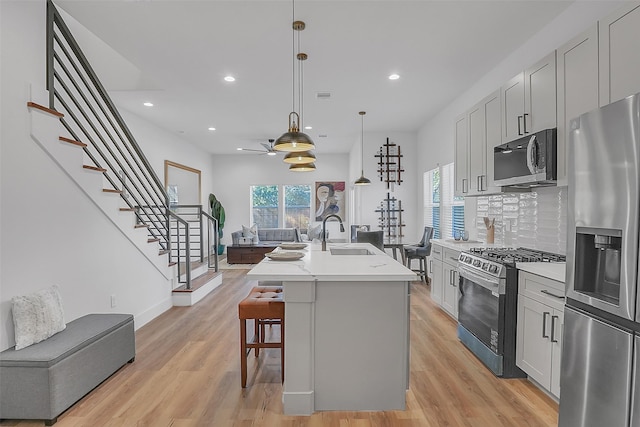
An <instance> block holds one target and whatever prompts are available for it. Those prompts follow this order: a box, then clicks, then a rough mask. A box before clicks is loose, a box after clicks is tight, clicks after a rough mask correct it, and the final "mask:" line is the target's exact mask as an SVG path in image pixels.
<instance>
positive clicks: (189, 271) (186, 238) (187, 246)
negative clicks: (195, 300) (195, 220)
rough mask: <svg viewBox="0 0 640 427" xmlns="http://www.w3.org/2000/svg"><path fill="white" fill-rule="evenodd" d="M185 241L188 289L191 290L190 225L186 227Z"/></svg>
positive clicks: (187, 224)
mask: <svg viewBox="0 0 640 427" xmlns="http://www.w3.org/2000/svg"><path fill="white" fill-rule="evenodd" d="M184 232H185V239H184V246H185V275H186V280H187V285H186V287H187V289H191V256H190V254H191V242H190V240H191V239H190V238H189V236H190V234H189V223H186V224H185V225H184Z"/></svg>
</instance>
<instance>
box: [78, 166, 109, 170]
mask: <svg viewBox="0 0 640 427" xmlns="http://www.w3.org/2000/svg"><path fill="white" fill-rule="evenodd" d="M82 167H83V168H85V169H89V170H92V171H96V172H106V171H107V170H106V169H104V168H99V167H97V166H91V165H82Z"/></svg>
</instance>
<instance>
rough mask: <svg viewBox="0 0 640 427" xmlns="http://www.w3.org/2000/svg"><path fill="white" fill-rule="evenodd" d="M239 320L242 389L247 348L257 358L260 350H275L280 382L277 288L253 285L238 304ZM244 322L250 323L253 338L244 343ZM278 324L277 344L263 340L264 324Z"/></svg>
mask: <svg viewBox="0 0 640 427" xmlns="http://www.w3.org/2000/svg"><path fill="white" fill-rule="evenodd" d="M238 315H239V318H240V373H241V380H242V387H243V388H244V387H246V386H247V356H249V353H251V349H252V348H253V349H254V350H255V356H256V357H258V356H259V354H260V349H261V348H279V349H280V352H281V355H280V359H281V361H280V362H281V370H282V381H284V301H283V300H282V287H281V286H256V287H255V288H253V289H252V290H251V292H249V295H247V297H246V298H245V299H243V300H242V301H240V304H238ZM247 319H253V320H254V335H253V338H252V339H251V341H250V342H247ZM274 324H279V325H280V341H279V342H266V341H265V325H274Z"/></svg>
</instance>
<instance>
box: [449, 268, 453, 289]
mask: <svg viewBox="0 0 640 427" xmlns="http://www.w3.org/2000/svg"><path fill="white" fill-rule="evenodd" d="M451 273H453V270H449V285H451V286H453V279H452V278H451Z"/></svg>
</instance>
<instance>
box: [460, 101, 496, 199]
mask: <svg viewBox="0 0 640 427" xmlns="http://www.w3.org/2000/svg"><path fill="white" fill-rule="evenodd" d="M500 109H501V106H500V91H499V90H497V91H495V92H493V93H492V94H490V95H489V96H487V97H485V98H484V99H483V100H482V101H480V102H479V103H477V104H476V105H474V106H473V107H472V108H471V109H470V110H469V111H467V113H466V114H464V115H462V116H460V117H459V118H458V119H457V120H456V128H455V129H456V135H455V141H456V145H455V160H456V188H455V190H456V191H455V194H456V195H458V196H479V195H484V194H494V193H499V192H500V187H495V186H494V185H493V148H494V147H495V146H496V145H499V144H500V142H501V138H500V129H501V122H500V119H501V113H500ZM465 132H466V133H465Z"/></svg>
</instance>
